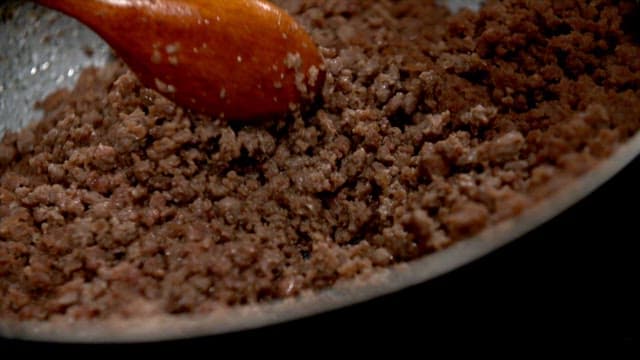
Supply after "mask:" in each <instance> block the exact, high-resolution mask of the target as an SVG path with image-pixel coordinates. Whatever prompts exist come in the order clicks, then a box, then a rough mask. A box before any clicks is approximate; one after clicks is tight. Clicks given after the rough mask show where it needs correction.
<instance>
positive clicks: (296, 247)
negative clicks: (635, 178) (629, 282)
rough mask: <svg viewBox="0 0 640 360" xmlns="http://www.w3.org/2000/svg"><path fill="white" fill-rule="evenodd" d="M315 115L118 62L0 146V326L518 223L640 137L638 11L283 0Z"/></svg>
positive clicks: (200, 297)
mask: <svg viewBox="0 0 640 360" xmlns="http://www.w3.org/2000/svg"><path fill="white" fill-rule="evenodd" d="M276 2H277V3H278V4H280V5H282V6H283V7H285V8H286V9H287V10H288V11H289V12H290V13H291V14H293V15H294V16H295V17H296V18H297V19H298V20H299V21H300V22H301V23H302V24H303V25H304V26H305V27H306V28H307V29H309V31H310V33H311V34H312V36H313V38H314V39H315V41H316V42H317V43H318V44H319V45H320V46H321V48H322V52H323V55H324V57H325V59H326V65H327V79H326V83H325V87H324V91H323V94H322V99H321V102H320V103H319V104H317V105H316V106H315V107H314V108H311V109H303V110H296V111H293V112H292V114H289V115H287V116H285V117H282V118H279V119H273V120H267V121H264V122H260V123H258V122H256V123H253V124H248V125H240V124H236V123H227V122H226V121H225V120H224V119H211V118H207V117H204V116H199V115H194V114H191V113H189V112H187V111H185V110H184V109H182V108H180V107H177V106H175V105H174V104H173V103H171V102H169V101H168V100H166V99H165V98H163V97H162V96H161V95H159V94H158V93H156V92H154V91H152V90H150V89H146V88H144V87H142V86H141V85H140V83H139V82H138V81H137V80H136V78H135V77H134V76H133V75H132V74H131V73H130V72H129V71H128V70H127V69H126V68H125V67H124V66H122V65H121V64H112V65H109V66H107V67H105V68H102V69H87V70H85V71H84V72H83V73H82V75H81V77H80V79H79V81H78V83H77V85H76V87H75V88H74V89H72V90H60V91H58V92H56V93H54V94H52V95H50V96H49V97H48V98H47V99H45V100H44V101H42V102H41V103H40V104H39V105H40V106H41V107H42V108H43V109H44V111H45V116H44V118H43V119H42V120H41V121H39V122H37V123H34V124H32V125H30V126H28V127H27V128H25V129H23V130H21V131H20V132H17V133H11V132H10V133H7V134H5V135H4V138H3V140H2V142H1V143H0V316H1V317H4V318H18V319H38V320H52V319H56V318H60V317H64V318H75V319H82V318H106V317H109V316H123V317H139V316H146V315H149V314H158V313H206V312H209V311H211V310H213V309H215V308H218V307H223V306H232V305H237V304H245V303H255V302H259V301H267V300H270V299H275V298H282V297H287V296H293V295H296V294H299V293H300V292H301V291H304V290H306V289H321V288H325V287H328V286H331V285H332V284H334V283H335V282H336V281H339V280H341V279H348V278H352V277H354V276H357V275H366V274H368V273H371V272H372V271H375V269H376V268H379V267H385V266H389V265H392V264H395V263H398V262H403V261H408V260H412V259H416V258H418V257H420V256H423V255H425V254H428V253H431V252H434V251H437V250H439V249H442V248H444V247H447V246H448V245H450V244H451V243H453V242H455V241H458V240H461V239H464V238H466V237H469V236H471V235H473V234H476V233H477V232H479V231H481V230H482V229H484V228H486V227H487V226H491V225H493V224H496V223H497V222H500V221H502V220H504V219H507V218H510V217H513V216H516V215H518V214H521V213H522V212H523V211H525V210H526V208H527V207H530V206H531V205H532V204H535V203H536V202H538V201H540V200H542V199H544V198H545V197H546V196H548V195H549V194H552V193H553V192H555V191H558V190H559V189H561V188H562V187H563V186H565V185H566V184H567V183H568V182H570V181H571V180H572V179H575V178H576V177H578V176H581V175H583V174H585V173H586V172H587V171H589V169H591V168H592V167H593V166H594V165H596V164H597V163H598V161H600V160H601V159H604V158H606V157H607V156H609V155H610V154H611V153H612V152H613V151H614V150H615V149H616V147H617V146H618V145H619V144H620V143H622V142H624V141H625V140H627V139H629V138H630V137H631V136H633V135H634V134H635V132H636V131H637V130H638V128H640V92H639V84H640V46H638V32H637V31H636V28H634V26H632V23H631V22H630V21H629V19H630V18H632V17H634V16H635V18H636V20H635V21H636V22H637V18H638V17H637V16H638V8H637V6H636V4H635V2H633V1H615V2H614V1H599V0H596V1H590V2H584V1H562V2H552V1H533V2H532V1H525V0H507V1H501V2H495V1H493V2H489V3H487V4H486V5H484V6H483V7H482V9H481V10H480V11H479V12H477V13H476V12H471V11H467V10H464V11H462V12H460V13H458V14H455V15H451V14H449V13H448V12H447V10H446V9H444V8H442V7H439V6H437V5H436V4H434V3H433V2H431V1H422V0H402V1H323V0H299V1H297V0H281V1H276Z"/></svg>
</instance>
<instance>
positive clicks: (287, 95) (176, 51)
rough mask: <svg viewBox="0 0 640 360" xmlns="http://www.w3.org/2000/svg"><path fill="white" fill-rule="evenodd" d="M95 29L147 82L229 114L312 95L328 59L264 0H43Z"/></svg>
mask: <svg viewBox="0 0 640 360" xmlns="http://www.w3.org/2000/svg"><path fill="white" fill-rule="evenodd" d="M38 2H39V3H41V4H43V5H45V6H48V7H50V8H53V9H56V10H59V11H62V12H64V13H66V14H68V15H71V16H73V17H75V18H77V19H78V20H80V21H81V22H83V23H84V24H86V25H87V26H89V27H90V28H92V29H93V30H94V31H95V32H97V33H98V34H99V35H100V36H101V37H102V38H103V39H104V40H105V41H106V42H107V43H109V45H111V47H112V48H113V49H114V50H115V51H116V53H117V54H118V55H119V56H120V57H121V58H122V59H123V60H124V61H125V62H126V63H127V65H128V66H129V67H130V68H131V69H132V70H133V71H134V72H135V73H136V75H137V76H138V77H139V79H140V80H141V81H142V83H143V84H144V85H145V86H148V87H151V88H154V89H156V90H158V91H159V92H161V93H162V94H163V95H165V96H166V97H168V98H170V99H172V100H173V101H175V102H176V103H177V104H179V105H182V106H184V107H187V108H190V109H193V110H195V111H197V112H202V113H205V114H209V115H213V116H220V117H225V118H228V119H251V118H256V117H262V116H268V115H273V114H279V113H285V112H287V111H288V110H289V108H290V104H296V103H299V102H300V101H303V100H304V99H312V98H313V97H314V96H315V95H316V94H317V93H318V91H319V89H321V87H322V83H323V81H324V72H323V68H324V67H323V61H322V57H321V56H320V54H319V52H318V49H317V47H316V46H315V44H314V42H313V41H312V39H311V37H310V36H309V35H308V34H307V33H306V32H305V30H304V29H303V28H302V27H301V26H300V25H298V24H297V23H296V21H295V20H294V19H293V18H292V17H291V16H289V15H288V14H286V12H284V10H282V9H280V8H278V7H276V6H274V5H273V4H271V3H269V2H266V1H262V0H38Z"/></svg>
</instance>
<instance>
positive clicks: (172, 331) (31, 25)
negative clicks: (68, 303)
mask: <svg viewBox="0 0 640 360" xmlns="http://www.w3.org/2000/svg"><path fill="white" fill-rule="evenodd" d="M444 3H445V4H446V5H448V6H450V7H451V8H452V10H453V11H455V10H457V9H458V8H459V7H461V6H467V7H471V8H474V7H476V6H477V5H478V3H479V1H464V0H462V1H448V2H444ZM0 34H2V36H0V136H1V135H2V134H3V133H4V132H5V131H6V130H9V129H10V130H17V129H19V128H21V127H23V126H25V125H26V124H27V123H29V122H31V121H34V120H37V119H38V118H39V116H40V114H39V113H38V112H37V111H36V110H34V107H33V106H34V103H35V101H36V100H38V99H42V98H43V97H44V96H45V95H46V94H48V93H49V92H51V91H53V90H55V89H57V88H59V87H64V86H66V87H70V86H72V85H73V83H74V82H75V81H76V80H77V75H78V73H79V71H80V70H81V69H82V68H84V67H87V66H91V65H103V64H105V63H106V62H108V61H109V60H110V58H111V52H110V50H109V48H108V46H107V45H106V44H104V42H102V40H101V39H100V38H99V37H97V36H96V35H95V34H93V33H92V32H91V31H90V30H88V29H87V28H85V27H84V26H82V25H81V24H79V23H77V22H76V21H74V20H72V19H70V18H68V17H66V16H63V15H61V14H58V13H56V12H53V11H50V10H47V9H44V8H42V7H39V6H37V5H34V4H32V3H26V2H24V1H8V2H7V1H5V2H3V3H1V4H0ZM639 153H640V134H638V135H636V136H635V137H633V138H632V139H630V140H629V141H628V142H627V143H626V144H623V145H621V146H620V147H619V149H618V150H617V151H616V152H615V153H614V154H613V155H612V156H611V157H610V158H609V159H607V160H605V161H603V162H602V163H600V165H599V166H597V167H596V168H595V169H593V170H592V171H591V172H590V173H588V174H587V175H585V176H582V177H581V178H579V179H578V180H576V181H574V182H573V183H572V184H570V185H569V186H567V187H566V188H565V189H563V190H562V191H560V192H558V193H556V194H555V195H553V196H551V197H550V198H548V199H547V200H545V201H543V202H541V203H539V204H538V205H536V206H535V207H533V208H531V209H529V210H527V211H526V212H525V213H524V214H523V215H521V216H520V217H517V218H513V219H510V220H507V221H505V222H503V223H501V224H498V225H497V226H494V227H491V228H489V229H487V230H485V231H484V232H482V233H480V234H479V235H477V236H474V237H472V238H469V239H467V240H464V241H460V242H457V243H455V244H454V245H452V246H450V247H449V248H447V249H445V250H442V251H439V252H436V253H434V254H431V255H428V256H425V257H423V258H421V259H418V260H415V261H412V262H409V263H405V264H399V265H396V266H393V267H390V268H387V269H383V270H380V271H378V272H377V273H376V274H374V275H373V276H372V277H370V278H367V279H366V280H363V279H354V280H350V281H346V282H343V283H339V284H338V285H336V286H334V287H332V288H329V289H326V290H323V291H318V292H314V293H308V294H304V295H301V296H299V297H296V298H290V299H284V300H278V301H274V302H270V303H265V304H259V305H246V306H239V307H235V308H231V309H226V310H219V311H216V312H213V313H211V314H209V315H205V316H202V315H198V316H190V315H162V316H153V317H149V318H145V319H143V320H141V319H135V320H101V321H96V322H91V321H81V322H72V323H66V322H65V323H62V322H55V323H53V322H37V321H23V322H17V321H9V320H6V319H0V336H4V337H8V338H19V339H28V340H39V341H54V342H92V343H95V342H109V343H113V342H142V341H161V340H172V339H183V338H190V337H198V336H205V335H215V334H221V333H228V332H234V331H240V330H246V329H252V328H258V327H262V326H267V325H272V324H277V323H282V322H285V321H290V320H294V319H299V318H302V317H306V316H310V315H313V314H319V313H322V312H327V311H330V310H335V309H338V308H343V307H346V306H349V305H352V304H357V303H360V302H364V301H367V300H370V299H373V298H376V297H379V296H382V295H385V294H390V293H393V292H396V291H399V290H401V289H404V288H407V287H410V286H413V285H416V284H419V283H423V282H425V281H428V280H430V279H433V278H435V277H437V276H439V275H442V274H444V273H447V272H450V271H452V270H454V269H456V268H459V267H461V266H463V265H465V264H468V263H470V262H472V261H474V260H476V259H478V258H480V257H483V256H485V255H487V254H488V253H490V252H492V251H494V250H496V249H498V248H500V247H502V246H504V245H505V244H507V243H509V242H512V241H514V240H516V239H518V238H519V237H521V236H523V235H524V234H526V233H527V232H529V231H531V230H532V229H534V228H536V227H538V226H540V225H542V224H543V223H545V222H546V221H548V220H550V219H551V218H553V217H555V216H557V215H558V214H560V213H561V212H563V211H564V210H566V209H567V208H569V207H570V206H572V205H573V204H575V203H577V202H578V201H579V200H581V199H582V198H584V197H586V196H587V195H589V194H590V193H591V192H592V191H593V190H595V189H596V188H598V187H599V186H600V185H602V184H603V183H604V182H606V181H607V180H608V179H610V178H611V177H613V176H614V175H615V174H616V173H618V172H619V171H620V170H621V169H622V168H623V167H625V166H626V165H627V164H628V163H630V162H631V161H632V160H633V159H634V158H635V157H636V156H637V155H638V154H639Z"/></svg>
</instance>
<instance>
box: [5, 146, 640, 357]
mask: <svg viewBox="0 0 640 360" xmlns="http://www.w3.org/2000/svg"><path fill="white" fill-rule="evenodd" d="M638 186H640V158H639V159H636V160H635V161H634V162H633V163H631V165H629V166H628V167H627V168H626V169H625V170H623V171H622V172H621V173H620V174H618V175H617V176H616V177H615V178H613V179H612V180H610V181H609V182H608V183H607V184H606V185H604V186H603V187H601V188H600V189H598V190H597V191H596V192H595V193H594V194H592V195H591V196H590V197H588V198H587V199H585V200H583V201H582V202H580V203H579V204H577V205H576V206H574V207H573V208H571V209H570V210H568V211H567V212H565V213H563V214H562V215H561V216H559V217H557V218H555V219H554V220H552V221H550V222H549V223H547V224H545V225H544V226H542V227H540V228H538V229H537V230H535V231H533V232H532V233H530V234H528V235H526V236H525V237H523V238H521V239H518V240H517V241H515V242H513V243H511V244H510V245H508V246H506V247H504V248H502V249H500V250H498V251H496V252H494V253H492V254H490V255H489V256H486V257H485V258H483V259H481V260H479V261H476V262H474V263H472V264H469V265H467V266H465V267H463V268H461V269H458V270H456V271H454V272H452V273H449V274H447V275H444V276H442V277H440V278H437V279H435V280H433V281H430V282H427V283H425V284H422V285H419V286H416V287H413V288H410V289H407V290H404V291H402V292H399V293H396V294H393V295H389V296H386V297H383V298H379V299H376V300H373V301H370V302H367V303H364V304H359V305H356V306H352V307H349V308H346V309H342V310H338V311H334V312H331V313H328V314H323V315H318V316H315V317H312V318H307V319H303V320H299V321H294V322H290V323H287V324H283V325H277V326H272V327H268V328H264V329H258V330H253V331H248V332H242V333H236V334H231V335H224V336H217V337H209V338H200V339H191V340H186V341H177V342H163V343H155V344H137V345H99V346H96V345H71V346H69V345H55V344H41V343H28V342H19V341H7V340H0V357H3V356H2V355H1V354H8V353H9V351H11V350H13V351H15V350H18V351H20V352H21V353H23V354H24V352H25V351H27V350H46V351H47V352H48V353H50V354H53V352H54V351H63V352H64V353H69V352H72V353H86V354H104V353H109V352H123V353H127V354H134V353H137V352H139V353H140V354H149V351H152V352H159V353H167V354H168V353H169V352H170V351H173V352H174V353H177V354H181V353H186V352H198V353H202V352H203V351H204V352H205V354H209V355H212V356H207V357H213V355H214V354H219V353H220V352H221V351H222V350H234V351H240V352H244V351H250V352H253V351H256V350H257V351H261V352H262V351H266V349H270V352H272V353H274V354H280V353H281V354H289V355H292V353H293V354H298V355H300V356H301V357H302V356H304V355H305V354H311V355H312V354H314V353H315V352H325V351H329V352H334V351H335V349H336V348H337V347H341V346H343V345H349V346H350V347H352V348H355V349H356V350H358V351H360V350H363V351H364V350H365V349H368V350H374V352H377V351H378V350H380V351H392V352H396V351H398V352H399V351H401V350H405V351H406V350H409V351H410V353H412V351H414V350H415V351H419V352H420V353H423V354H424V353H425V351H427V352H428V351H429V350H430V349H431V348H434V347H438V346H441V345H442V344H447V345H446V346H448V349H451V350H457V349H459V348H462V349H464V348H465V346H467V345H469V346H470V344H475V345H477V344H482V345H483V346H489V347H494V346H495V347H504V345H507V344H509V345H513V344H522V345H526V346H528V348H537V347H539V346H541V345H547V344H556V345H557V344H560V345H562V344H573V345H577V346H581V347H583V348H584V346H592V345H604V346H605V347H608V348H610V349H623V350H625V351H626V350H631V351H637V350H638V342H639V341H640V337H639V335H640V331H639V330H640V323H639V320H640V317H639V311H638V307H639V306H640V297H639V296H638V295H637V294H636V292H637V290H638V288H640V279H639V275H640V253H639V252H638V248H639V247H638V242H639V241H640V189H638ZM265 344H269V346H268V347H265V346H264V345H265ZM451 345H453V346H451ZM457 345H459V346H458V347H456V346H457ZM475 345H474V346H475ZM293 349H302V350H295V351H293ZM329 349H330V350H329ZM300 351H302V352H300ZM638 358H640V357H638Z"/></svg>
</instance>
